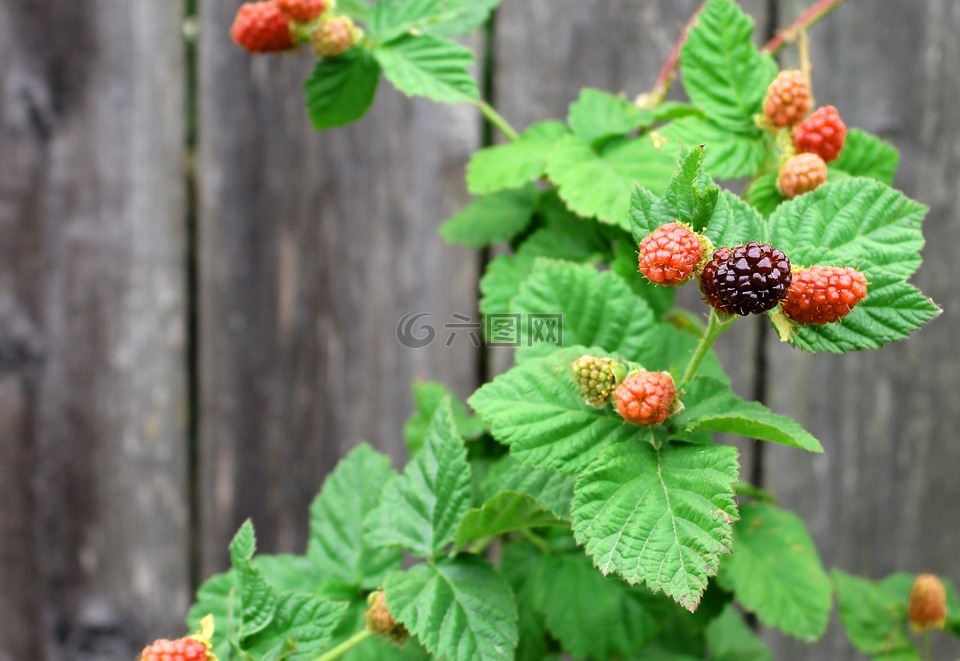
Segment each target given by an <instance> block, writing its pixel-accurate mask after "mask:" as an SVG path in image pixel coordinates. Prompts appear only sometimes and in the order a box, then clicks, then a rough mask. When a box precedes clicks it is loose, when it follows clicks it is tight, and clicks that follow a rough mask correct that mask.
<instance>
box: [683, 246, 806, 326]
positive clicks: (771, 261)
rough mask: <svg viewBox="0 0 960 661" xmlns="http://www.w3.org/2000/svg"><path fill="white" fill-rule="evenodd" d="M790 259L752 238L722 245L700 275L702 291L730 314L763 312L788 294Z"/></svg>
mask: <svg viewBox="0 0 960 661" xmlns="http://www.w3.org/2000/svg"><path fill="white" fill-rule="evenodd" d="M792 280H793V278H792V276H791V274H790V260H789V259H787V256H786V255H784V254H783V252H782V251H780V250H777V249H776V248H774V247H773V246H771V245H769V244H766V243H758V242H756V241H752V242H750V243H748V244H746V245H743V246H736V247H734V248H719V249H717V251H716V252H715V253H713V259H711V260H710V261H709V262H707V265H706V266H705V267H704V268H703V275H702V276H701V277H700V291H701V292H703V296H704V300H706V302H707V303H709V304H710V305H711V306H712V307H713V308H715V309H716V310H719V311H720V312H725V313H727V314H738V315H741V316H746V315H748V314H760V313H761V312H766V311H767V310H772V309H773V308H775V307H776V306H777V303H779V302H780V300H781V299H782V298H783V297H784V296H786V294H787V290H788V289H789V288H790V283H791V281H792Z"/></svg>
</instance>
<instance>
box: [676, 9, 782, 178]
mask: <svg viewBox="0 0 960 661" xmlns="http://www.w3.org/2000/svg"><path fill="white" fill-rule="evenodd" d="M752 37H753V20H752V19H751V18H750V17H749V16H747V15H746V14H744V13H743V10H741V9H740V7H738V6H737V3H735V2H733V0H710V2H708V3H707V4H706V5H705V6H704V7H703V9H702V10H701V12H700V15H699V16H698V18H697V24H696V25H695V26H694V27H693V28H691V30H690V32H689V33H688V34H687V39H686V42H685V43H684V45H683V48H682V49H681V51H680V65H681V73H682V76H683V87H684V89H685V90H686V92H687V94H688V95H689V97H690V100H691V101H693V104H694V105H695V106H697V107H698V108H700V109H701V110H703V112H704V113H705V114H706V115H707V117H709V118H710V119H711V120H713V121H714V122H715V123H716V124H717V125H719V126H723V127H725V128H732V129H738V128H739V129H742V128H743V127H752V126H753V125H754V123H753V116H754V115H755V114H757V113H759V112H760V111H761V108H762V105H763V98H764V96H765V95H766V92H767V87H768V86H769V85H770V83H771V81H773V79H774V77H775V76H776V75H777V65H776V62H774V60H773V57H771V56H770V55H768V54H761V53H760V52H759V51H758V50H757V47H756V46H755V45H754V43H753V41H752ZM718 176H719V175H718Z"/></svg>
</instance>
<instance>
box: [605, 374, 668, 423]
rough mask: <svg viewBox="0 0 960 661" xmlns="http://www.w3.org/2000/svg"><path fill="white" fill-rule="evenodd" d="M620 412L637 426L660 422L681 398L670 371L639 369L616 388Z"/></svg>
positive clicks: (621, 415)
mask: <svg viewBox="0 0 960 661" xmlns="http://www.w3.org/2000/svg"><path fill="white" fill-rule="evenodd" d="M614 397H615V398H616V400H617V412H618V413H619V414H620V417H622V418H623V419H624V420H626V421H627V422H631V423H633V424H635V425H641V426H644V427H646V426H649V425H658V424H660V423H661V422H663V421H664V420H666V419H667V417H668V416H669V415H670V412H671V411H672V410H673V405H674V402H675V401H676V399H677V390H676V387H675V386H674V385H673V377H671V376H670V375H669V374H668V373H666V372H635V373H634V374H630V375H628V376H627V378H625V379H624V380H623V383H621V384H620V385H619V386H617V389H616V390H615V391H614Z"/></svg>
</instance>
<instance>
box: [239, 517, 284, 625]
mask: <svg viewBox="0 0 960 661" xmlns="http://www.w3.org/2000/svg"><path fill="white" fill-rule="evenodd" d="M256 546H257V542H256V536H255V534H254V530H253V524H252V523H251V522H250V520H249V519H247V520H246V521H244V523H243V525H242V526H240V530H238V531H237V534H236V535H234V537H233V540H232V541H231V542H230V560H231V563H232V564H233V569H234V571H235V572H236V576H237V582H238V584H239V595H240V606H241V610H240V613H241V618H240V619H241V626H240V636H239V637H240V641H241V642H243V641H244V640H246V639H247V638H249V637H250V636H252V635H254V634H256V633H257V632H259V631H263V630H264V629H266V628H267V627H268V626H269V625H270V622H271V621H272V620H273V616H274V613H275V612H276V609H277V594H276V592H275V591H274V589H273V587H272V586H271V585H270V584H269V583H268V582H267V579H266V578H265V577H264V575H263V571H262V570H260V569H259V568H258V567H255V566H254V565H253V564H252V563H251V562H250V561H251V559H252V558H253V554H254V552H255V551H256Z"/></svg>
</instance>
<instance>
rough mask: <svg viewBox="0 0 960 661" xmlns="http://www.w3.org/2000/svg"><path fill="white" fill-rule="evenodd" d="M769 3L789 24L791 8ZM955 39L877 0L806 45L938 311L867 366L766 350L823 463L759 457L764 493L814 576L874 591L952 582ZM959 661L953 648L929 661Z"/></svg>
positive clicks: (842, 647) (959, 455)
mask: <svg viewBox="0 0 960 661" xmlns="http://www.w3.org/2000/svg"><path fill="white" fill-rule="evenodd" d="M782 4H783V5H784V7H785V9H784V11H783V14H784V19H785V20H787V19H791V18H792V17H793V16H794V15H795V13H796V12H797V11H799V8H800V5H801V4H802V3H799V2H786V1H785V2H783V3H782ZM958 30H960V6H958V4H957V3H955V2H950V1H948V0H931V1H929V2H923V3H916V2H910V1H909V0H895V1H894V0H890V1H887V2H883V3H875V2H874V3H871V2H848V3H846V4H845V5H844V6H843V7H841V8H840V9H839V10H838V11H837V12H836V13H835V14H834V15H832V16H830V17H829V18H828V19H827V20H826V21H824V23H822V24H821V25H818V26H817V27H815V28H814V31H813V32H812V37H813V40H812V45H811V47H812V49H813V50H812V58H813V64H814V76H813V77H814V91H815V93H816V96H817V100H818V102H819V103H820V104H835V105H836V106H837V107H838V108H839V109H840V112H841V114H842V115H843V117H844V118H845V119H846V121H847V123H848V124H849V125H852V126H859V127H862V128H865V129H867V130H869V131H871V132H874V133H877V134H880V135H881V136H883V137H884V138H886V139H888V140H890V141H891V142H893V143H894V144H895V145H896V146H897V147H898V148H899V149H900V152H901V167H900V173H899V175H898V178H897V182H896V184H897V186H898V187H900V188H902V189H903V190H904V191H905V192H906V193H907V194H908V195H909V196H910V197H913V198H914V199H917V200H920V201H922V202H924V203H925V204H928V205H930V207H931V209H930V214H929V216H928V217H927V220H926V221H925V225H924V227H925V234H926V237H927V247H926V249H925V250H924V253H923V256H924V264H923V266H922V267H921V269H920V271H919V272H918V273H917V275H916V276H915V277H914V282H915V284H917V286H919V287H920V288H921V289H923V290H924V292H925V293H926V294H927V295H928V296H931V297H932V298H933V299H934V300H936V301H937V302H938V303H939V304H940V305H941V306H942V307H943V309H944V313H943V315H942V316H941V317H940V318H938V319H936V320H935V321H934V322H932V323H931V324H930V325H928V326H927V327H926V328H924V329H923V330H921V331H920V332H918V333H917V334H915V335H914V336H912V337H911V339H910V340H908V341H906V342H901V343H899V344H896V345H892V346H888V347H886V348H884V349H882V350H880V351H875V352H864V353H862V354H855V355H847V356H821V355H817V356H811V355H804V354H800V353H799V352H795V351H791V350H789V349H788V348H786V347H781V346H771V352H772V356H773V359H772V365H771V369H772V372H771V380H770V384H771V399H772V406H773V407H774V408H775V409H776V410H778V411H781V412H783V413H786V414H788V415H794V416H795V417H796V418H797V419H798V420H799V421H800V422H801V423H803V424H804V425H805V426H806V427H807V428H808V429H810V431H811V432H813V433H814V434H815V435H817V436H818V437H819V438H820V439H821V440H822V441H823V445H824V447H825V449H826V453H825V454H824V455H822V456H818V457H810V456H804V455H800V454H797V453H795V452H788V451H781V450H780V449H779V448H778V449H776V450H773V451H772V453H771V457H770V459H771V461H770V466H769V486H770V488H771V489H772V490H773V491H774V492H775V493H776V494H777V495H778V496H779V497H780V499H781V502H782V504H783V505H784V506H786V507H789V508H791V509H793V510H794V511H796V512H797V513H798V514H800V516H801V517H802V518H803V519H804V520H805V521H806V522H807V524H808V525H809V526H810V528H811V531H812V533H813V536H814V537H815V539H816V541H817V543H818V545H819V548H820V551H821V553H822V555H823V559H824V563H825V564H826V566H827V567H838V568H840V569H842V570H844V571H847V572H854V573H857V574H861V575H865V576H868V577H872V578H881V577H884V576H886V575H887V574H889V573H892V572H894V571H909V572H921V571H932V572H936V573H941V574H944V575H946V576H948V577H950V578H951V579H952V580H953V581H954V582H957V581H958V580H960V568H958V566H957V561H956V559H957V553H958V549H960V511H958V509H957V507H956V503H958V502H960V480H957V466H960V443H958V442H957V433H956V429H957V427H958V425H960V399H958V397H957V392H958V389H960V358H958V353H957V351H956V337H957V334H956V331H955V329H956V328H957V324H958V323H960V290H958V288H957V286H956V278H955V277H954V272H955V268H956V246H957V245H960V212H958V209H960V194H958V192H957V187H956V181H955V180H956V176H955V173H956V172H957V168H958V167H960V152H958V151H957V149H956V145H957V144H958V141H960V125H958V124H957V122H956V112H955V109H956V107H957V104H958V103H960V79H958V78H957V76H956V66H957V63H958V62H960V47H958V45H957V41H956V38H955V35H956V34H957V31H958ZM940 638H941V639H942V638H944V637H942V636H941V637H940ZM777 650H778V653H777V657H776V658H778V659H780V658H783V659H825V658H829V659H853V658H861V657H859V656H856V655H855V654H853V651H852V649H851V647H850V645H849V643H847V642H846V640H845V638H844V636H843V634H842V632H841V631H840V630H839V628H838V627H836V626H834V627H833V628H832V629H831V631H830V632H829V634H828V636H827V637H826V639H825V640H824V641H823V642H822V643H820V644H819V645H815V646H813V647H809V646H805V645H800V644H798V643H792V642H790V641H786V640H784V639H779V637H777ZM948 652H949V653H948ZM958 653H960V647H958V646H956V645H954V646H952V647H950V648H942V649H940V650H938V651H937V654H936V655H935V658H955V657H956V656H957V654H958Z"/></svg>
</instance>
